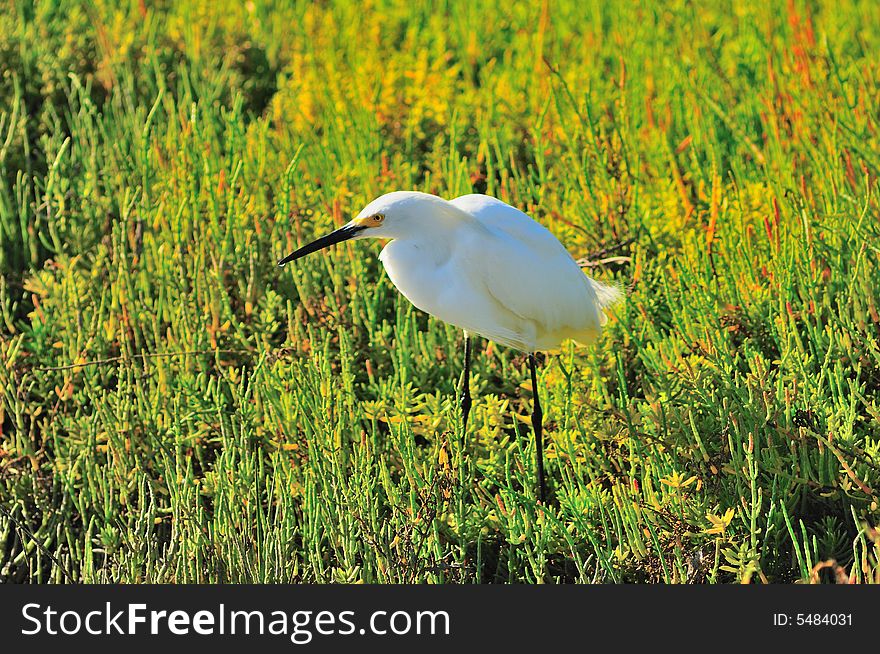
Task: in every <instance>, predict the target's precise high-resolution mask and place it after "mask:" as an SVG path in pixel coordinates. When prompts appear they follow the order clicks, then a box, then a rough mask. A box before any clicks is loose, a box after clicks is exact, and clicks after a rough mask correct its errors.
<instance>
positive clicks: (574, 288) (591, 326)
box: [452, 196, 616, 349]
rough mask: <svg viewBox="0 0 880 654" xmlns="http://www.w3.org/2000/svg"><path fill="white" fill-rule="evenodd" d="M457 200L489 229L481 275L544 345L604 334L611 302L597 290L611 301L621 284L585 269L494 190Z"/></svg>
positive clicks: (495, 295) (482, 248)
mask: <svg viewBox="0 0 880 654" xmlns="http://www.w3.org/2000/svg"><path fill="white" fill-rule="evenodd" d="M452 202H453V204H455V205H456V206H458V207H459V208H460V209H462V210H464V211H467V212H468V213H469V214H471V215H472V216H473V217H474V218H476V219H477V220H478V221H479V222H480V223H481V224H482V225H483V226H484V227H485V228H486V229H487V230H488V234H487V236H486V238H484V239H482V241H483V242H482V243H480V244H478V247H479V248H480V251H479V255H478V257H475V261H473V262H471V265H475V266H476V267H478V268H479V275H478V277H479V279H481V280H482V282H483V284H485V286H486V289H487V291H488V292H489V293H490V294H491V295H492V297H493V298H495V300H496V301H497V302H498V303H499V304H501V305H502V306H504V307H505V308H506V309H507V310H508V311H510V312H512V313H514V314H516V315H517V316H519V317H520V318H521V319H522V320H524V321H527V322H531V323H533V324H534V326H535V332H536V333H535V339H536V346H538V347H539V349H540V348H541V347H555V346H556V344H558V342H559V341H560V340H562V339H564V338H578V337H580V338H581V339H583V340H587V339H589V338H592V337H595V336H596V335H597V334H598V332H599V328H600V326H601V324H602V322H604V314H602V311H601V308H602V306H604V305H605V303H604V302H602V301H601V298H600V296H599V295H597V291H598V290H601V291H603V292H605V297H604V299H606V301H607V302H610V301H613V300H614V299H616V291H615V289H610V288H608V287H605V286H603V285H601V284H598V283H597V282H594V281H593V280H591V279H590V278H588V277H587V276H586V275H584V274H583V272H582V271H581V270H580V268H579V267H578V265H577V263H575V261H574V259H573V258H572V257H571V255H570V254H569V253H568V251H567V250H566V249H565V247H563V245H562V244H561V243H560V242H559V241H558V240H557V239H556V237H555V236H553V234H552V233H550V231H549V230H547V229H546V228H545V227H544V226H542V225H540V224H539V223H537V222H535V221H534V220H532V219H531V218H529V216H527V215H526V214H524V213H523V212H521V211H519V210H518V209H516V208H514V207H511V206H510V205H507V204H505V203H504V202H501V201H500V200H496V199H495V198H491V197H488V196H463V197H461V198H456V199H455V200H453V201H452ZM551 343H552V345H550V344H551Z"/></svg>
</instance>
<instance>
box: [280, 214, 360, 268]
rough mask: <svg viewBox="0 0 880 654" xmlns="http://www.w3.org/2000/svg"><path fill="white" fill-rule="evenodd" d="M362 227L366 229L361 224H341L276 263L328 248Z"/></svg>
mask: <svg viewBox="0 0 880 654" xmlns="http://www.w3.org/2000/svg"><path fill="white" fill-rule="evenodd" d="M364 229H366V227H362V226H361V225H353V224H352V223H348V224H347V225H343V226H342V227H340V228H339V229H337V230H335V231H332V232H330V233H329V234H327V235H326V236H322V237H321V238H319V239H317V240H316V241H312V242H311V243H309V244H308V245H303V246H302V247H301V248H300V249H298V250H296V251H294V252H291V253H290V254H288V255H287V256H286V257H284V258H283V259H281V260H280V261H279V262H278V265H279V266H283V265H284V264H287V263H290V262H291V261H296V260H297V259H300V258H302V257H304V256H306V255H307V254H311V253H312V252H317V251H318V250H323V249H324V248H328V247H330V246H331V245H336V244H337V243H342V242H343V241H347V240H348V239H350V238H352V237H353V236H355V235H356V234H357V233H358V232H360V231H363V230H364Z"/></svg>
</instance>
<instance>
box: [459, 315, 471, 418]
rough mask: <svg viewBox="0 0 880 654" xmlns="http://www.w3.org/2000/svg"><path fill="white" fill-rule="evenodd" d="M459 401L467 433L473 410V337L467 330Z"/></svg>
mask: <svg viewBox="0 0 880 654" xmlns="http://www.w3.org/2000/svg"><path fill="white" fill-rule="evenodd" d="M458 401H459V406H461V433H462V434H466V433H467V421H468V414H469V413H470V412H471V337H470V335H469V334H468V333H467V332H465V334H464V379H463V380H462V383H461V395H460V396H459V399H458Z"/></svg>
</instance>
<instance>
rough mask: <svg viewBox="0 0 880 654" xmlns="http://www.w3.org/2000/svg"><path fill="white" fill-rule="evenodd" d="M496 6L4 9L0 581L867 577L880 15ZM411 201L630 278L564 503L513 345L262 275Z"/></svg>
mask: <svg viewBox="0 0 880 654" xmlns="http://www.w3.org/2000/svg"><path fill="white" fill-rule="evenodd" d="M511 4H513V3H509V2H501V1H500V0H486V1H485V2H480V3H473V2H453V1H448V2H434V3H428V2H424V1H422V0H407V1H405V2H384V1H379V0H377V1H376V2H371V3H368V6H367V7H366V8H364V7H362V6H361V4H360V3H355V2H326V3H318V4H315V5H312V4H311V3H302V4H300V5H298V6H296V7H292V8H291V7H288V6H287V3H280V2H279V3H277V6H276V5H275V4H272V3H263V2H254V3H240V2H232V1H231V0H213V1H212V2H205V3H201V2H195V1H193V0H191V1H189V2H183V3H170V2H150V1H145V2H142V3H141V2H129V3H125V4H124V6H123V7H122V8H121V9H118V8H116V3H110V2H104V1H103V0H94V1H92V2H86V3H78V2H72V1H70V0H55V1H54V2H40V3H37V4H34V3H33V2H29V1H28V0H16V1H15V2H7V3H4V4H3V7H2V9H0V317H2V319H0V393H2V395H0V397H2V403H0V427H2V432H0V580H8V581H16V582H20V581H29V582H50V581H51V582H65V581H69V580H71V579H72V580H76V581H87V582H111V581H128V582H146V581H150V582H196V581H199V582H216V581H220V582H240V581H254V582H270V581H271V582H276V581H284V582H367V583H372V582H430V583H444V582H446V583H448V582H464V583H473V582H529V583H533V582H548V583H555V582H572V581H576V582H590V581H602V582H649V581H650V582H697V583H702V582H707V583H726V582H740V581H751V582H758V583H761V582H793V581H809V580H811V579H812V580H814V581H816V580H820V581H826V580H830V579H834V578H836V577H840V576H841V575H843V576H846V577H850V578H851V579H852V580H853V581H857V582H878V581H880V563H878V559H880V537H878V532H877V531H875V528H877V526H878V524H880V507H878V497H877V493H878V492H880V397H878V391H880V343H878V335H880V315H878V289H880V266H878V264H880V245H878V244H880V206H878V191H880V188H878V174H880V155H878V152H880V136H878V129H880V122H878V121H880V94H878V91H877V88H878V86H877V81H878V77H880V64H878V62H877V58H876V53H877V52H878V50H880V31H878V30H876V29H874V27H875V26H876V25H877V24H878V23H880V5H878V4H877V3H876V2H872V1H869V0H866V1H864V2H843V3H839V2H833V3H832V2H802V1H801V0H794V1H793V2H790V3H785V2H779V1H776V0H773V1H770V2H761V3H729V2H718V3H694V2H669V3H667V4H666V6H664V7H660V6H657V7H656V8H655V7H653V6H652V7H650V8H649V7H643V8H638V7H637V6H636V5H637V4H638V3H630V2H623V1H620V2H611V3H608V2H604V1H600V0H592V1H587V2H584V1H583V0H550V1H549V2H546V3H542V2H531V3H516V6H513V7H512V6H510V5H511ZM741 4H742V5H743V6H741ZM746 5H747V6H746ZM411 188H416V189H420V190H425V191H430V192H434V193H437V194H439V195H442V196H445V197H453V196H456V195H459V194H463V193H468V192H473V191H474V190H476V191H478V192H487V193H489V194H492V195H495V196H497V197H500V198H502V199H503V200H505V201H507V202H510V203H512V204H514V205H516V206H518V207H521V208H522V209H524V210H526V211H528V212H530V213H531V215H533V216H534V217H535V218H536V219H537V220H539V221H540V222H542V223H543V224H545V225H546V226H547V227H549V228H550V229H551V230H552V231H553V232H554V233H555V234H556V235H557V236H558V237H559V238H560V239H561V240H562V242H563V243H564V244H565V245H566V246H567V247H568V248H569V250H570V251H571V252H572V253H573V254H574V255H575V256H576V257H578V258H585V259H586V260H587V262H588V263H589V270H590V272H591V274H593V275H594V276H596V277H597V278H599V279H602V280H606V281H615V282H618V283H621V284H622V285H624V286H625V287H626V289H627V300H626V302H625V303H624V304H621V305H619V306H618V307H617V308H616V310H615V315H614V316H613V317H612V319H611V321H610V322H609V325H608V329H607V330H606V332H605V334H604V335H603V337H602V339H601V341H600V342H599V343H597V344H596V345H595V346H594V347H592V348H587V349H575V348H573V347H571V348H565V349H564V350H563V351H562V352H561V353H558V354H555V355H551V356H549V357H547V359H546V361H545V363H544V364H543V366H542V368H541V371H540V383H541V392H542V404H543V408H544V413H545V425H546V428H545V433H546V436H547V456H548V469H547V472H548V477H549V480H550V491H551V496H552V501H551V502H550V505H549V506H548V507H547V508H546V509H539V508H538V507H536V504H535V486H536V484H535V474H534V469H533V445H532V440H531V432H530V429H529V424H528V419H527V416H528V414H529V412H530V408H531V405H532V397H533V396H532V389H531V388H530V383H529V381H528V371H527V366H526V362H525V359H524V357H523V356H522V355H520V354H517V353H515V352H513V351H510V350H506V349H504V348H501V347H497V346H494V345H488V344H486V343H485V342H479V343H478V347H477V349H476V352H475V360H474V365H473V386H472V389H473V394H474V408H473V411H472V414H471V429H470V433H468V434H462V433H461V429H460V426H459V422H460V421H459V416H458V411H457V403H456V402H455V401H454V392H455V387H456V385H457V383H458V379H459V375H460V369H461V364H462V362H461V354H460V352H461V346H462V335H461V333H460V332H458V331H457V330H456V329H454V328H452V327H448V326H445V325H443V324H442V323H439V322H438V321H435V320H433V319H431V318H429V317H427V316H425V315H424V314H421V313H419V312H418V311H416V310H414V309H413V308H412V307H411V306H410V305H409V304H408V302H407V301H406V300H405V299H403V298H401V297H400V296H399V295H398V294H397V292H396V291H395V290H394V288H393V286H392V285H391V284H390V282H389V281H388V279H387V277H386V276H385V274H384V272H383V271H382V269H381V266H380V264H379V263H378V261H377V254H378V250H379V245H378V244H376V243H375V242H358V243H354V244H352V243H349V244H346V245H345V246H343V247H338V248H336V249H335V250H334V251H331V252H328V253H326V254H324V255H315V256H313V257H310V258H308V259H306V260H304V261H302V262H298V263H297V265H294V266H288V267H286V268H284V269H283V270H280V269H278V268H277V267H276V265H275V262H276V260H277V259H278V258H279V257H280V256H282V255H283V254H286V253H287V252H288V251H290V250H291V249H292V248H293V247H296V245H298V244H300V243H302V242H304V241H306V240H307V239H309V238H310V237H312V236H313V235H314V234H318V233H323V232H324V231H326V230H327V229H329V228H331V227H333V226H334V225H339V224H341V223H342V222H344V221H345V220H347V219H348V217H349V216H351V215H352V214H354V213H356V212H357V211H359V210H360V208H361V207H362V206H363V205H364V204H365V203H366V202H368V201H369V200H371V199H372V198H373V197H375V196H376V195H378V194H380V193H382V192H385V191H390V190H396V189H411ZM827 560H833V561H835V562H836V563H835V564H834V565H836V566H839V567H837V568H835V567H834V566H831V565H829V567H827V568H824V569H821V570H820V569H819V566H820V564H821V563H822V562H824V561H827Z"/></svg>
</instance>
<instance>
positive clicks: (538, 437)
mask: <svg viewBox="0 0 880 654" xmlns="http://www.w3.org/2000/svg"><path fill="white" fill-rule="evenodd" d="M529 369H530V371H531V373H532V396H533V397H534V398H535V407H534V409H532V430H534V432H535V463H536V464H537V467H538V498H539V499H540V500H541V504H546V500H547V492H546V490H545V489H544V427H543V422H542V421H543V418H544V414H543V412H542V411H541V402H540V401H539V400H538V374H537V373H536V372H535V354H534V353H530V354H529Z"/></svg>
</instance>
